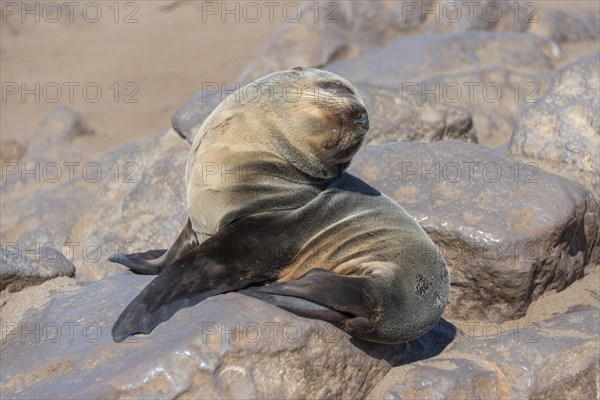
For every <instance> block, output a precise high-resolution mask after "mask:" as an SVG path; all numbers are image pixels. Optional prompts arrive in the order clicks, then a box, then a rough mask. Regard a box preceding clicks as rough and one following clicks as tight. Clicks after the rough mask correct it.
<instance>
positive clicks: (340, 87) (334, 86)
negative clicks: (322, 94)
mask: <svg viewBox="0 0 600 400" xmlns="http://www.w3.org/2000/svg"><path fill="white" fill-rule="evenodd" d="M319 88H320V89H323V90H335V91H337V92H339V93H348V94H352V95H353V94H355V93H354V91H353V90H352V89H351V88H349V87H348V86H346V85H345V84H344V83H343V82H340V81H326V82H320V83H319Z"/></svg>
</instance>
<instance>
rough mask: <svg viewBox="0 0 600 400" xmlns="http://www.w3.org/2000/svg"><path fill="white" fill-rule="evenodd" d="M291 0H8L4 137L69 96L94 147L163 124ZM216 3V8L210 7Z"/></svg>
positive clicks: (23, 133) (260, 36)
mask: <svg viewBox="0 0 600 400" xmlns="http://www.w3.org/2000/svg"><path fill="white" fill-rule="evenodd" d="M289 2H290V1H289V0H288V1H282V2H275V3H277V6H275V8H274V9H273V10H274V12H273V18H272V20H271V18H270V15H269V12H268V9H267V8H266V7H264V5H263V3H264V2H258V4H260V5H261V7H260V8H261V12H262V15H261V16H260V18H255V15H254V14H252V10H251V9H244V6H245V5H246V4H247V3H248V2H243V1H242V2H236V1H229V2H227V4H228V6H227V7H229V9H230V10H231V9H235V8H234V7H236V4H237V7H239V12H238V13H237V16H238V17H239V21H236V20H235V16H236V15H235V14H225V13H224V12H223V11H225V8H224V7H223V4H225V3H223V2H206V1H200V0H143V1H126V0H122V1H120V2H119V3H117V4H118V7H115V2H114V1H108V0H107V1H101V0H100V1H92V2H90V1H79V2H77V4H78V6H76V7H73V9H68V8H64V9H63V10H62V11H61V14H60V16H59V18H57V16H58V14H57V11H56V9H55V8H52V7H46V8H44V2H39V1H30V3H29V5H28V6H27V7H29V8H28V9H30V10H31V9H33V10H35V8H34V7H35V4H36V3H37V4H38V6H39V7H40V8H39V11H38V12H37V13H36V12H34V13H33V14H25V15H23V11H24V8H23V2H21V1H18V2H14V1H7V0H0V4H1V5H2V8H1V9H0V12H1V13H2V20H1V21H2V24H1V29H0V35H1V36H0V56H1V57H0V80H1V81H2V85H3V87H2V92H3V98H2V102H1V103H0V137H1V139H2V140H7V139H17V140H19V141H21V142H23V143H26V142H27V141H28V138H30V137H31V135H33V134H35V132H36V129H37V128H38V127H39V125H40V123H41V121H42V120H43V118H44V116H45V115H46V114H47V113H48V112H49V111H50V110H51V109H52V108H53V107H54V106H56V105H57V104H61V103H62V104H67V105H69V106H71V107H72V108H74V109H75V110H77V111H79V112H80V113H82V114H83V116H84V117H85V118H86V119H87V120H88V121H89V123H90V125H91V126H92V127H93V128H94V129H95V130H96V132H97V135H95V136H92V137H88V138H85V139H80V140H79V141H80V142H81V141H83V143H80V144H84V145H89V146H92V147H94V148H98V149H107V150H108V149H111V148H115V147H117V146H119V145H121V144H122V143H124V142H125V141H127V140H129V139H134V138H137V137H141V136H148V135H151V134H154V133H157V132H160V131H163V130H164V129H166V128H168V127H169V126H170V119H171V116H172V114H173V112H174V111H175V110H176V109H177V107H178V106H180V105H181V104H183V103H184V102H185V101H186V100H187V99H188V98H189V97H190V96H191V95H193V94H194V93H195V92H197V91H199V90H201V89H202V86H203V84H206V83H212V82H214V83H217V84H224V85H230V84H232V83H233V82H235V79H236V78H237V76H238V75H239V73H240V72H241V71H242V69H243V68H244V66H245V65H246V64H248V62H249V61H250V60H252V59H253V58H254V57H255V56H256V55H257V54H258V52H259V51H260V50H261V49H262V48H263V47H264V46H265V45H266V44H267V43H268V41H269V39H270V38H271V37H272V35H273V34H274V33H275V32H276V30H277V28H278V27H279V26H280V25H281V24H282V23H283V22H284V20H283V16H282V10H283V7H284V5H285V4H286V3H289ZM50 3H54V4H62V3H63V2H62V1H55V2H50ZM534 3H535V4H536V5H538V6H539V10H540V11H541V10H544V9H550V8H560V7H562V8H570V9H583V8H592V9H593V8H597V7H598V5H597V4H598V3H597V1H596V0H586V1H552V0H550V1H548V0H546V1H538V2H534ZM15 4H16V6H17V8H16V10H15V9H14V7H15ZM211 4H212V6H211ZM214 4H217V6H218V9H217V10H214V9H211V8H210V7H213V6H214ZM255 4H256V3H255ZM98 9H99V10H100V13H101V14H97V10H98ZM98 15H99V16H98ZM71 17H72V18H73V22H70V19H71ZM36 18H39V22H36ZM22 19H25V23H23V22H22ZM223 19H225V22H223V21H222V20H223ZM254 19H256V21H255V22H252V20H254ZM90 21H95V22H90ZM36 85H39V86H37V88H36ZM98 88H99V89H100V91H101V93H100V92H98ZM27 90H29V91H32V90H33V91H34V92H37V95H38V98H36V94H33V93H31V92H29V93H28V92H27ZM13 92H14V94H11V93H13ZM97 93H100V94H97Z"/></svg>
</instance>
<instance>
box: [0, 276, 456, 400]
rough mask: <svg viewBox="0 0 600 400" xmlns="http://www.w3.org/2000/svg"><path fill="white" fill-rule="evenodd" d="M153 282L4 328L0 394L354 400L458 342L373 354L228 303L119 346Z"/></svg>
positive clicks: (370, 348) (100, 286) (67, 297)
mask: <svg viewBox="0 0 600 400" xmlns="http://www.w3.org/2000/svg"><path fill="white" fill-rule="evenodd" d="M151 279H152V277H149V276H140V275H137V276H136V275H133V274H129V273H127V274H120V275H117V276H113V277H110V278H107V279H105V280H103V281H100V282H95V283H93V284H90V285H87V286H81V287H80V288H79V289H78V290H75V291H70V292H68V293H58V294H56V295H55V296H53V298H52V300H51V301H50V303H49V304H48V305H47V306H46V307H45V308H42V309H38V310H33V311H30V312H29V313H28V314H26V316H25V318H24V319H23V320H22V321H20V322H19V321H17V322H11V321H8V322H10V323H8V322H7V323H5V321H3V324H4V325H3V326H4V329H6V330H9V332H7V334H6V336H5V339H4V340H3V342H2V344H1V347H0V349H1V350H2V351H1V353H0V360H1V361H2V373H1V376H0V381H1V385H2V393H3V395H4V396H6V397H10V398H27V399H28V398H39V399H43V398H64V397H71V398H79V399H86V398H124V397H127V398H131V397H161V398H176V397H181V396H183V397H193V398H200V397H201V398H205V397H210V398H265V397H269V398H298V397H303V398H304V397H308V398H323V397H328V398H329V397H338V398H350V397H352V398H360V397H364V396H365V395H366V393H368V392H369V391H370V390H371V388H372V387H373V386H374V385H375V383H376V382H378V381H379V380H380V379H381V378H382V377H383V376H384V375H385V373H386V372H387V371H388V370H389V369H390V368H391V366H392V365H393V364H402V363H406V362H414V361H415V360H419V359H424V358H427V357H431V356H433V355H435V354H438V353H440V352H441V351H442V350H443V348H444V347H445V346H446V345H447V343H449V342H450V341H451V340H452V338H453V337H454V334H455V331H454V329H453V327H452V326H451V325H449V324H447V323H443V322H442V323H440V324H438V325H437V326H436V328H434V331H432V332H431V333H430V334H428V335H425V336H423V337H422V338H420V339H418V340H415V341H413V342H411V343H410V344H404V345H397V346H384V345H376V344H369V343H365V342H360V341H357V340H356V339H353V338H351V337H350V336H349V335H347V334H346V333H344V332H342V331H340V330H338V329H336V328H334V327H333V326H331V325H329V324H327V323H324V322H317V321H315V320H310V319H304V318H300V317H296V316H295V315H293V314H290V313H288V312H286V311H284V310H282V309H279V308H277V307H274V306H271V305H268V304H266V303H263V302H261V301H259V300H256V299H252V298H249V297H246V296H243V295H240V294H238V293H229V294H226V295H222V296H215V297H212V298H209V299H207V300H206V301H204V302H202V303H200V304H198V305H196V306H194V307H192V308H187V309H184V310H181V311H180V312H178V313H177V314H176V315H175V316H173V318H171V319H170V320H169V321H167V322H165V323H163V324H161V325H159V326H158V327H157V328H156V329H155V330H154V331H153V332H152V333H151V334H149V335H141V336H134V337H132V338H130V339H128V340H126V341H125V342H123V343H119V344H117V343H114V342H113V341H112V338H111V336H110V330H111V328H112V324H113V323H114V321H115V319H116V318H117V316H118V314H119V313H120V312H121V311H122V309H123V308H124V306H125V305H126V304H127V303H128V302H129V301H131V300H132V299H133V297H134V296H135V295H137V293H138V292H139V291H140V290H141V289H142V288H143V287H144V285H146V284H147V283H148V282H149V281H150V280H151ZM282 381H284V382H285V385H282V384H281V383H282Z"/></svg>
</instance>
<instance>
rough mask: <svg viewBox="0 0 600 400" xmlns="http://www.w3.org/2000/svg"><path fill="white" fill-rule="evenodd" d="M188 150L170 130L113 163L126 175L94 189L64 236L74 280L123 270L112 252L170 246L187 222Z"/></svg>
mask: <svg viewBox="0 0 600 400" xmlns="http://www.w3.org/2000/svg"><path fill="white" fill-rule="evenodd" d="M189 151H190V150H189V146H188V145H186V143H185V141H183V140H181V138H180V137H179V136H178V135H177V134H176V133H175V132H174V131H172V130H171V131H168V132H167V133H166V134H164V135H163V136H161V137H158V138H154V139H151V140H149V141H147V142H146V143H141V144H140V145H139V146H137V147H136V148H133V149H130V150H129V151H125V152H123V153H121V154H120V155H119V158H118V159H117V160H116V161H115V162H116V164H117V165H120V166H122V167H123V168H124V170H125V171H126V174H122V175H121V177H120V179H117V180H114V179H105V180H104V181H103V182H102V183H101V184H100V185H98V187H97V191H98V192H97V195H96V197H95V201H94V202H93V204H90V205H88V206H87V207H86V209H85V210H82V212H81V213H79V214H78V215H77V216H76V217H77V219H76V221H74V224H73V225H72V228H71V229H70V231H69V234H68V237H67V241H68V242H70V243H76V244H77V246H78V247H77V248H76V250H77V251H76V252H75V256H74V262H75V264H76V265H77V279H78V280H83V281H87V280H96V279H101V278H103V277H105V276H107V275H109V274H113V273H116V272H120V271H123V270H124V269H125V268H124V267H122V266H120V265H117V264H113V263H110V262H109V261H108V257H109V256H111V255H113V254H115V253H123V252H126V253H131V252H140V251H145V250H150V249H159V248H168V247H169V246H170V245H171V243H172V242H173V241H174V240H175V238H176V237H177V235H178V234H179V231H180V230H181V228H182V227H183V226H184V224H185V222H186V221H187V206H186V204H187V200H186V194H185V179H184V176H185V167H186V163H187V158H188V155H189ZM86 246H87V250H85V249H86Z"/></svg>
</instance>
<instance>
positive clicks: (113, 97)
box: [0, 0, 283, 149]
mask: <svg viewBox="0 0 600 400" xmlns="http://www.w3.org/2000/svg"><path fill="white" fill-rule="evenodd" d="M12 3H13V4H15V3H16V4H17V6H18V7H19V8H18V9H17V13H16V14H9V13H12V12H13V10H12V9H10V8H8V7H9V5H8V3H7V2H6V1H4V0H2V2H1V5H2V11H3V15H2V28H1V29H0V34H1V38H0V56H1V61H0V80H1V81H2V84H3V87H2V92H3V97H4V98H3V99H2V103H0V104H1V109H0V134H1V138H2V140H7V139H17V140H20V141H22V142H27V139H28V138H29V137H30V135H33V134H34V133H35V131H36V129H37V128H38V127H39V125H40V123H41V121H42V120H43V118H44V116H45V115H46V114H47V113H48V112H49V111H50V110H51V109H52V108H53V107H54V106H56V105H57V104H61V103H62V104H66V105H69V106H71V107H72V108H74V109H75V110H77V111H79V112H80V113H81V114H83V116H84V117H85V118H86V119H87V120H88V121H89V123H90V125H91V126H92V127H93V128H94V129H95V130H96V132H97V135H95V136H94V137H90V138H88V139H85V140H86V141H87V142H88V143H87V144H89V145H90V146H94V147H96V148H107V149H110V148H113V147H116V146H118V145H120V144H122V143H123V142H124V141H126V140H128V139H133V138H136V137H140V136H147V135H150V134H154V133H156V132H160V131H162V130H164V129H166V128H168V127H169V126H170V120H171V116H172V114H173V112H174V111H175V110H176V109H177V107H178V106H180V105H182V104H183V103H184V102H185V101H186V100H187V99H188V98H189V97H190V96H191V95H193V94H194V93H195V92H197V91H199V90H200V89H201V88H202V85H203V83H208V82H216V83H218V84H221V83H222V84H232V83H233V82H235V79H236V78H237V76H238V75H239V73H240V72H241V71H242V69H243V68H244V67H245V66H246V64H248V63H249V62H250V61H251V60H252V59H253V58H254V57H255V56H256V54H257V53H258V52H259V51H260V50H261V49H262V48H263V47H264V46H265V45H266V44H267V43H268V41H269V40H270V38H271V37H272V36H273V34H274V33H275V31H276V30H277V29H278V27H279V26H280V25H281V23H282V21H283V18H282V17H281V13H279V14H278V13H274V18H273V22H270V21H269V18H268V15H266V14H265V15H263V16H262V18H260V19H258V21H257V22H255V23H252V22H249V21H250V19H253V18H254V16H253V15H250V11H251V10H247V12H246V14H244V13H243V11H242V9H241V8H240V13H239V14H238V15H240V16H241V17H240V21H239V22H236V21H235V15H225V17H226V21H225V22H222V21H221V12H220V10H217V11H216V14H214V15H212V14H210V13H209V12H206V13H203V8H202V7H203V5H202V4H203V2H201V1H148V0H146V1H135V2H131V1H129V2H128V1H122V2H120V3H119V7H118V8H117V7H115V6H114V4H115V3H114V2H113V1H96V2H85V1H80V2H78V3H79V4H80V6H78V7H76V8H74V9H73V12H71V11H69V10H68V9H65V10H63V11H62V12H61V17H60V19H59V20H58V21H57V22H51V21H52V20H53V19H55V18H56V16H57V15H58V14H57V13H56V10H55V9H52V8H46V9H44V8H42V5H43V3H41V4H42V5H41V6H40V9H39V10H40V11H39V13H38V16H39V18H40V21H39V22H36V21H35V18H36V15H35V14H32V15H28V14H26V15H25V20H26V22H25V23H22V22H21V19H22V15H21V12H22V9H21V8H20V7H22V5H21V4H22V3H21V2H12ZM56 3H59V4H61V3H62V2H61V1H58V2H55V4H56ZM88 3H93V4H91V5H90V6H88V7H87V8H85V15H84V7H86V4H88ZM217 4H218V3H217ZM232 4H233V3H232ZM96 5H99V9H100V10H101V13H102V14H101V17H100V18H99V19H98V21H97V22H95V23H92V22H87V21H86V19H84V16H85V17H86V18H87V19H89V20H90V21H93V20H94V19H97V18H96V17H95V15H96V14H95V12H96V9H97V7H96ZM234 6H235V4H233V5H232V7H234ZM30 7H31V8H30V9H33V10H35V8H34V7H35V5H33V4H32V5H30ZM204 7H207V6H206V5H205V6H204ZM117 9H118V13H117ZM205 10H207V11H212V10H210V9H207V8H206V9H205ZM70 15H74V22H70V21H69V16H70ZM203 16H205V21H203ZM245 16H247V17H248V19H247V20H245V18H244V17H245ZM115 19H116V20H117V21H118V22H115ZM15 84H16V85H17V88H18V89H17V92H16V93H15V94H9V91H14V85H15ZM22 84H24V85H25V87H22V86H21V85H22ZM36 84H38V85H39V89H38V90H37V92H38V93H39V98H38V99H36V95H35V94H34V93H29V94H26V93H27V92H26V90H32V89H33V90H34V91H35V88H36ZM86 85H87V86H86ZM84 87H85V90H84ZM71 88H72V93H70V91H71ZM97 88H100V90H101V95H97V94H96V93H99V92H97ZM22 89H25V91H23V90H22ZM59 90H60V93H59ZM55 99H56V101H55ZM96 99H97V100H96ZM36 100H37V101H36Z"/></svg>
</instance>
